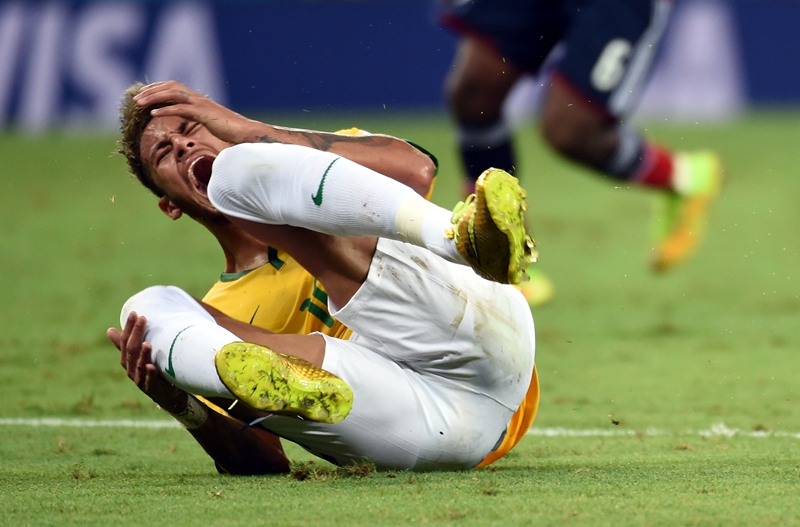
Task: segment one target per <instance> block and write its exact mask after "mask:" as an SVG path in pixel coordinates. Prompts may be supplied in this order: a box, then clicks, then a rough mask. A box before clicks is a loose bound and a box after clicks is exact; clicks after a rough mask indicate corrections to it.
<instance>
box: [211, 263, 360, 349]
mask: <svg viewBox="0 0 800 527" xmlns="http://www.w3.org/2000/svg"><path fill="white" fill-rule="evenodd" d="M267 254H268V257H269V262H268V263H266V264H264V265H262V266H261V267H257V268H255V269H252V270H250V271H244V272H242V273H223V274H222V276H221V277H220V279H219V281H218V282H217V283H216V284H214V286H213V287H212V288H211V289H210V290H209V291H208V293H206V295H205V296H204V297H203V302H206V303H207V304H209V305H211V306H213V307H215V308H217V309H219V310H220V311H222V312H223V313H225V314H226V315H228V316H230V317H233V318H235V319H236V320H241V321H242V322H247V323H249V324H252V325H254V326H258V327H260V328H264V329H266V330H268V331H272V332H273V333H293V334H303V335H307V334H309V333H313V332H315V331H318V332H320V333H324V334H326V335H330V336H332V337H336V338H341V339H347V338H350V335H351V334H352V331H350V329H349V328H347V327H346V326H344V325H343V324H342V323H341V322H339V321H338V320H336V319H334V318H333V317H332V316H331V315H330V313H328V294H327V293H326V292H325V289H324V288H323V287H322V284H320V283H319V282H318V281H317V280H316V279H315V278H314V277H313V276H311V275H310V274H309V273H308V271H306V270H305V268H303V267H302V266H301V265H300V264H299V263H297V261H296V260H294V258H292V257H291V256H289V255H288V254H286V253H284V252H280V251H278V250H277V249H274V248H272V247H270V248H269V250H268V253H267Z"/></svg>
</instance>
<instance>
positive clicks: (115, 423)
mask: <svg viewBox="0 0 800 527" xmlns="http://www.w3.org/2000/svg"><path fill="white" fill-rule="evenodd" d="M0 426H29V427H40V426H53V427H57V426H67V427H76V428H104V427H105V428H182V427H181V425H179V424H178V423H177V421H167V420H165V419H160V420H157V421H138V420H135V419H62V418H58V417H43V418H39V419H21V418H20V419H3V418H0ZM527 435H530V436H540V437H635V436H645V437H663V436H702V437H756V438H767V437H788V438H792V439H800V432H785V431H780V430H777V431H768V430H754V431H745V430H740V429H738V428H728V427H727V426H725V424H724V423H718V424H715V425H713V426H712V427H711V428H709V429H708V430H686V431H684V432H668V431H666V430H659V429H655V428H649V429H647V430H641V431H637V430H630V429H627V428H622V429H604V428H536V427H534V428H531V429H530V430H528V434H527Z"/></svg>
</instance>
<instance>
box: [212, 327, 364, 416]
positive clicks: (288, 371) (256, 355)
mask: <svg viewBox="0 0 800 527" xmlns="http://www.w3.org/2000/svg"><path fill="white" fill-rule="evenodd" d="M215 364H216V367H217V374H218V375H219V378H220V379H221V380H222V383H223V384H224V385H225V386H226V387H227V388H228V389H229V390H230V391H231V393H232V394H233V395H235V396H236V398H237V399H239V400H240V401H242V402H243V403H245V404H247V405H249V406H251V407H253V408H256V409H258V410H263V411H265V412H271V413H282V414H292V415H300V416H302V417H304V418H306V419H310V420H312V421H317V422H320V423H339V422H341V421H343V420H344V418H345V417H347V414H349V413H350V410H351V409H352V407H353V390H352V388H350V386H349V385H348V384H347V383H346V382H344V381H343V380H342V379H340V378H339V377H337V376H336V375H334V374H332V373H330V372H327V371H325V370H323V369H321V368H317V367H316V366H314V365H313V364H311V363H309V362H307V361H304V360H303V359H299V358H297V357H292V356H290V355H284V354H282V353H277V352H275V351H273V350H271V349H269V348H267V347H265V346H259V345H258V344H251V343H248V342H232V343H230V344H226V345H225V346H223V347H222V348H221V349H220V350H219V351H218V352H217V356H216V358H215Z"/></svg>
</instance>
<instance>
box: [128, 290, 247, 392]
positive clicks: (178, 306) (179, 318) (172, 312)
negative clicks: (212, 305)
mask: <svg viewBox="0 0 800 527" xmlns="http://www.w3.org/2000/svg"><path fill="white" fill-rule="evenodd" d="M131 311H136V313H137V314H139V315H143V316H145V317H147V327H146V330H145V335H144V340H145V341H147V342H150V343H151V344H152V346H153V356H152V361H153V364H155V365H156V366H158V369H159V370H161V373H162V374H163V375H164V376H165V377H166V378H167V379H168V380H169V381H170V382H171V383H172V384H174V385H175V386H177V387H178V388H181V389H183V390H186V391H187V392H189V393H193V394H195V395H204V396H207V397H226V398H229V399H234V396H233V395H232V394H231V392H230V391H228V389H227V388H226V387H225V385H224V384H222V381H221V380H220V379H219V375H218V374H217V368H216V366H215V365H214V357H215V356H216V354H217V351H218V350H219V349H220V348H221V347H222V346H224V345H225V344H228V343H229V342H235V341H239V340H241V339H239V338H238V337H237V336H236V335H234V334H233V333H231V332H230V331H228V330H227V329H225V328H223V327H222V326H220V325H218V324H217V323H216V321H215V320H214V317H212V316H211V315H210V314H209V313H208V312H207V311H206V310H205V309H203V307H202V306H201V305H200V304H199V303H198V302H197V301H196V300H195V299H194V298H192V297H191V296H189V294H187V293H186V292H184V291H183V290H181V289H178V288H177V287H173V286H153V287H149V288H147V289H145V290H144V291H142V292H140V293H137V294H136V295H134V296H132V297H131V298H130V299H128V301H127V302H125V305H124V306H123V307H122V313H121V314H120V324H121V325H122V326H123V327H124V325H125V322H126V321H127V319H128V315H129V314H130V313H131Z"/></svg>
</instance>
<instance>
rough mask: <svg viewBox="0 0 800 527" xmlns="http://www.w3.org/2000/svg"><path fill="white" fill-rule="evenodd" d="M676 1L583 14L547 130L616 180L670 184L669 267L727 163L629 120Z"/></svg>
mask: <svg viewBox="0 0 800 527" xmlns="http://www.w3.org/2000/svg"><path fill="white" fill-rule="evenodd" d="M671 9H672V3H671V2H668V1H666V0H657V1H655V2H653V3H638V2H633V1H630V0H594V1H593V2H591V3H589V4H588V5H587V6H586V8H585V9H581V13H580V15H579V16H577V17H576V19H575V21H574V22H573V24H572V25H571V27H570V30H569V34H568V36H567V39H566V40H567V45H566V49H567V52H566V55H565V57H564V58H563V60H562V61H561V62H560V63H559V65H558V68H557V73H556V75H555V77H554V80H553V82H552V85H551V88H550V91H549V93H548V95H547V98H546V100H545V104H544V109H543V116H542V130H543V134H544V137H545V139H546V140H547V141H548V142H549V143H550V144H551V145H552V146H553V147H554V148H555V149H556V150H557V151H558V152H560V153H561V154H562V155H564V156H565V157H567V158H569V159H571V160H573V161H576V162H578V163H581V164H584V165H586V166H589V167H591V168H594V169H595V170H597V171H599V172H601V173H603V174H605V175H606V176H609V177H612V178H614V179H618V180H623V181H627V182H631V183H635V184H639V185H643V186H646V187H650V188H654V189H657V190H660V191H662V197H663V198H664V200H665V201H666V202H667V207H666V212H665V213H664V214H662V215H660V216H658V217H657V221H659V222H660V223H661V226H660V227H661V229H660V232H659V233H658V234H657V236H656V239H655V240H654V255H655V256H654V258H653V262H652V263H653V266H654V268H655V269H657V270H665V269H667V268H669V267H671V266H672V265H675V264H676V263H678V262H680V261H682V260H683V259H684V258H685V257H686V256H687V255H688V254H689V253H690V251H691V249H692V248H693V247H694V246H695V245H696V243H697V241H698V240H699V234H700V231H701V230H702V227H703V225H704V223H705V221H704V218H705V211H706V210H707V205H708V203H710V201H711V198H713V197H714V196H715V195H716V192H717V189H718V187H719V181H720V178H721V169H720V168H719V166H720V165H719V162H718V160H717V158H716V155H714V154H711V153H700V154H699V155H698V154H681V153H674V152H671V151H669V150H668V149H666V148H663V147H660V146H658V145H655V144H653V143H650V142H649V141H647V140H645V139H644V138H643V137H642V136H641V134H640V132H639V131H638V130H637V129H636V128H635V127H632V126H631V125H629V124H628V123H627V121H626V119H627V116H628V115H630V113H631V112H632V110H633V108H634V107H635V105H636V103H637V102H638V98H639V94H640V93H641V90H642V88H643V86H644V83H645V80H646V78H647V76H648V72H649V70H650V67H651V65H652V62H653V59H654V57H655V53H656V50H657V48H658V45H659V43H660V40H661V36H662V34H663V31H664V28H665V27H666V24H667V21H668V19H669V15H670V12H671Z"/></svg>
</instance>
